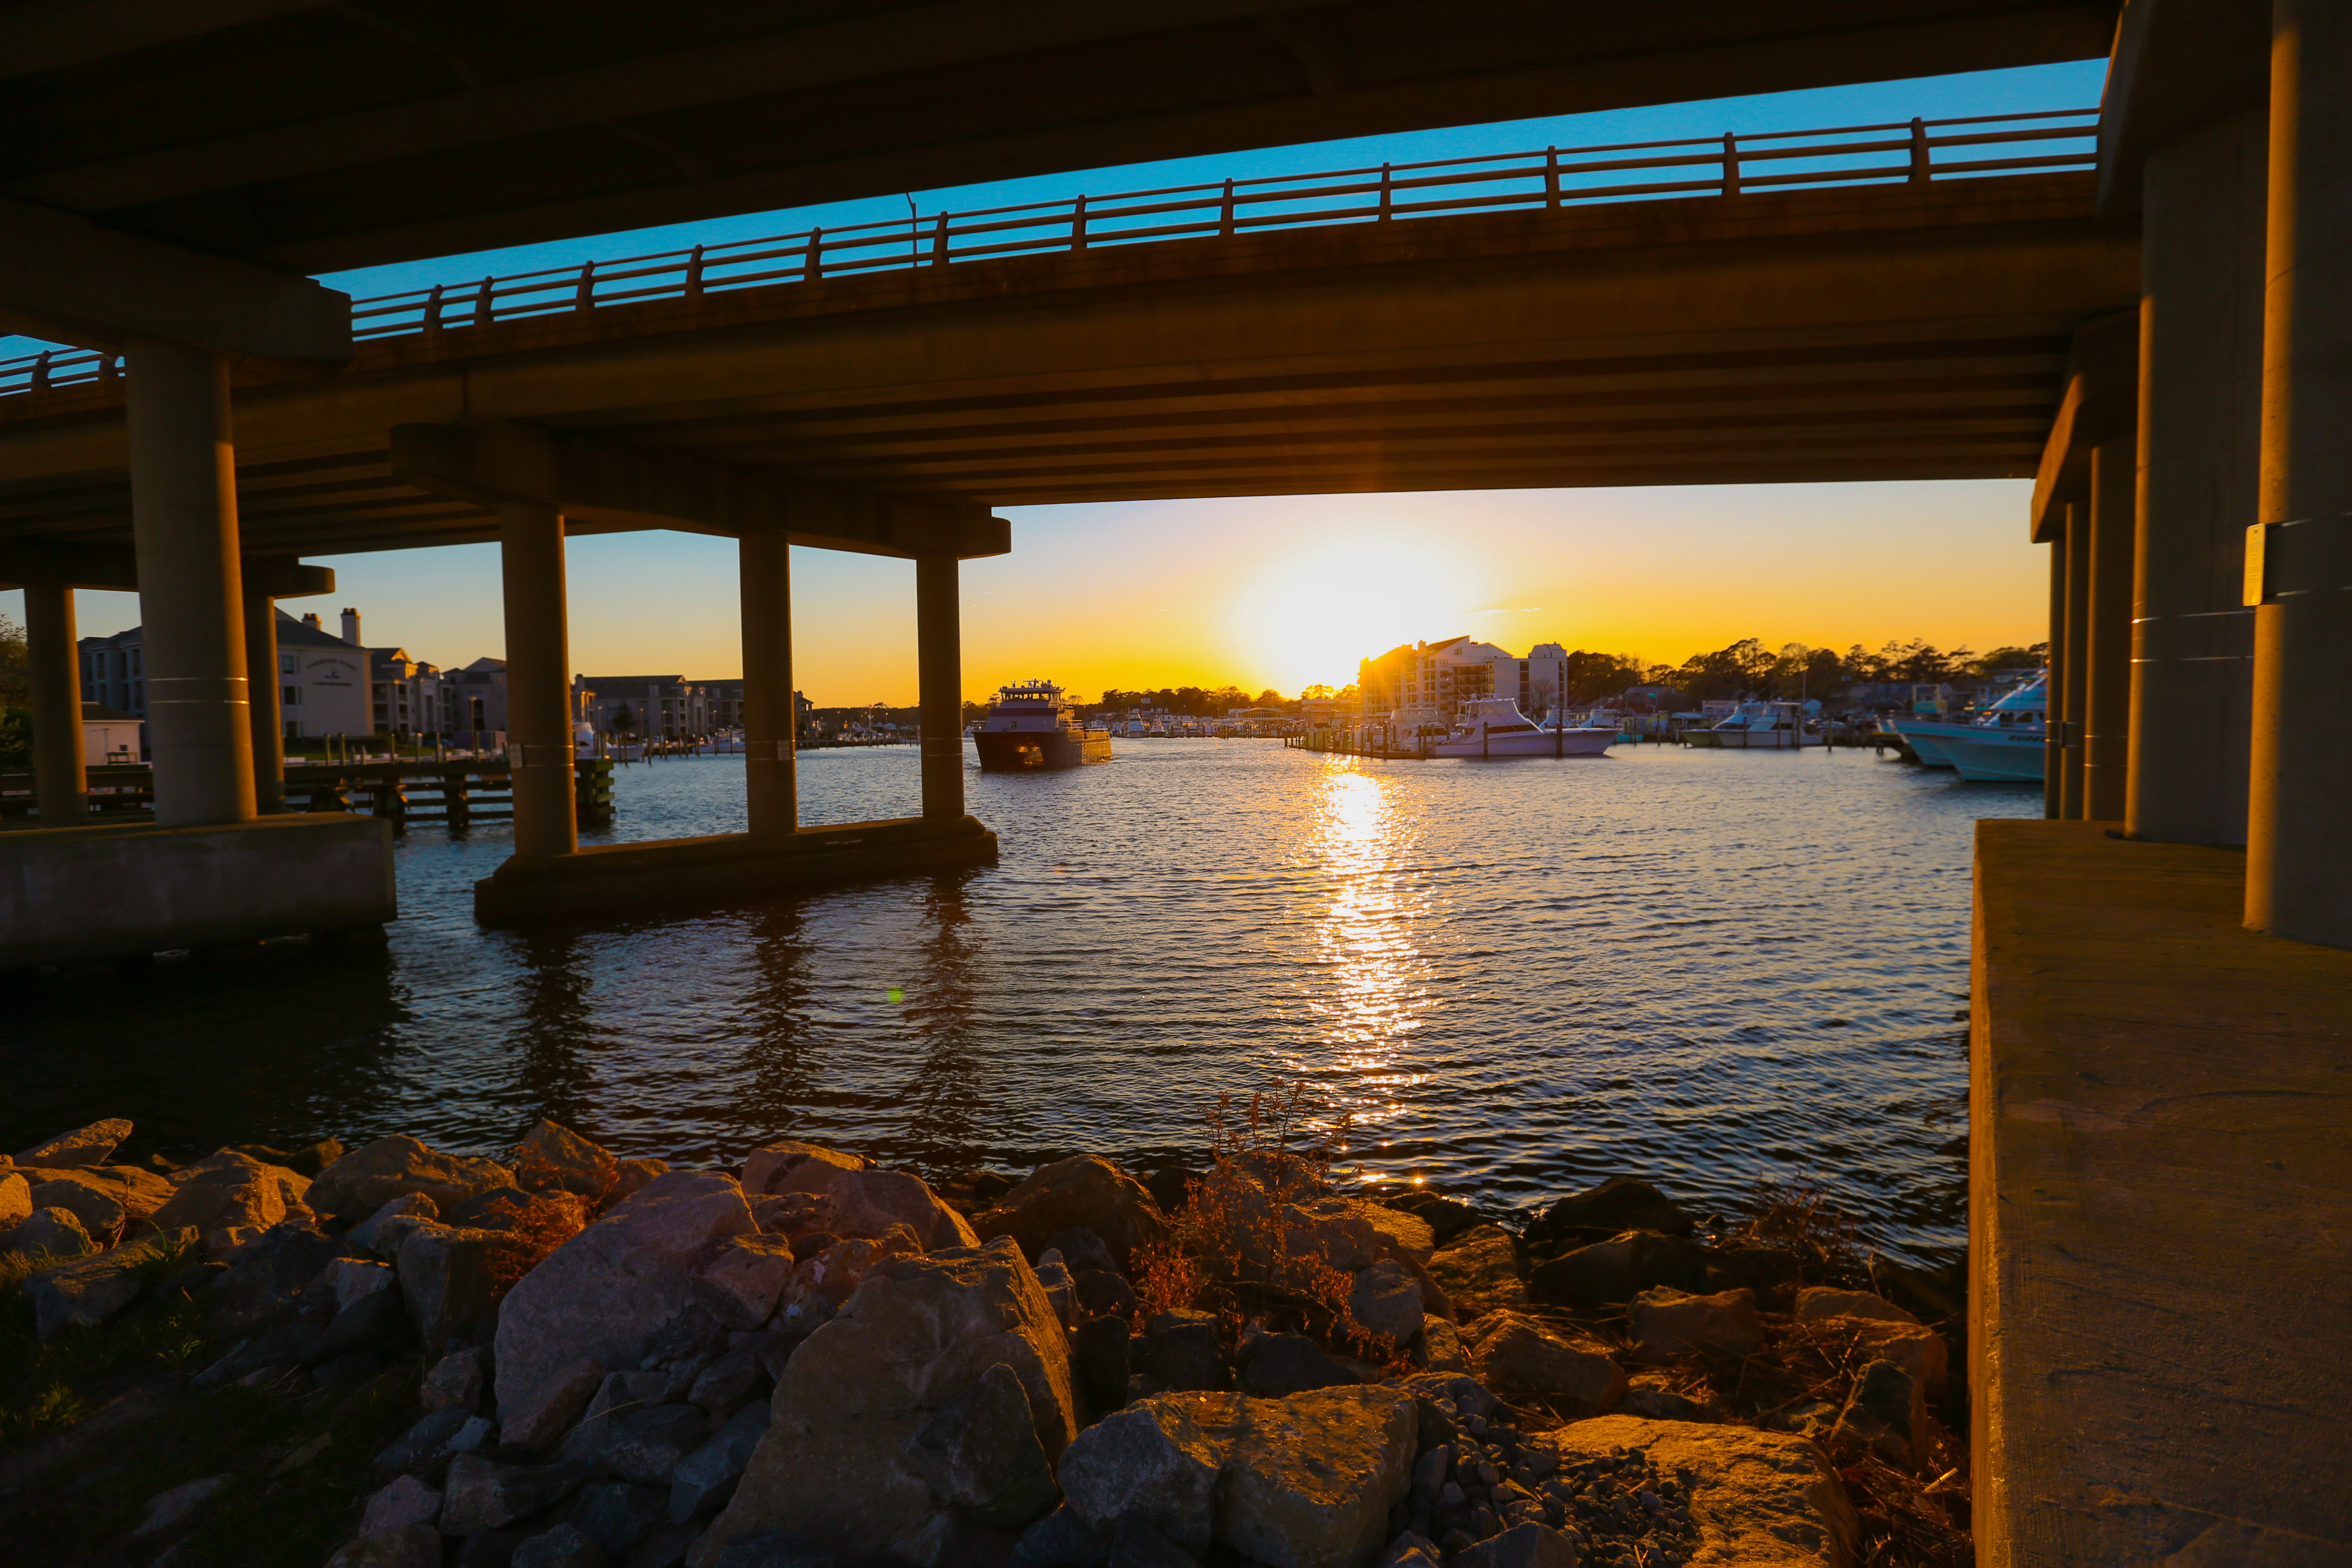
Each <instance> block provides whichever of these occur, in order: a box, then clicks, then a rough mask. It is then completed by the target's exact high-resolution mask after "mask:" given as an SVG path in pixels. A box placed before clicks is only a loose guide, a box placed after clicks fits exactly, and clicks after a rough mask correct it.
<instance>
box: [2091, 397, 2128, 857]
mask: <svg viewBox="0 0 2352 1568" xmlns="http://www.w3.org/2000/svg"><path fill="white" fill-rule="evenodd" d="M2138 468H2139V464H2138V453H2137V444H2136V443H2135V442H2134V441H2132V440H2130V439H2129V438H2126V439H2124V440H2120V441H2105V442H2102V443H2101V444H2099V445H2098V446H2096V447H2092V448H2091V505H2090V514H2091V549H2090V556H2091V585H2090V594H2089V600H2090V625H2089V630H2090V639H2089V640H2090V654H2089V658H2087V659H2086V660H2085V661H2084V662H2085V663H2086V665H2087V666H2088V667H2089V670H2090V689H2089V690H2088V691H2087V692H2085V693H2084V702H2083V715H2084V716H2083V815H2084V816H2087V817H2089V818H2090V819H2091V820H2092V821H2094V822H2121V821H2122V820H2123V819H2124V794H2125V784H2126V779H2127V777H2128V773H2127V768H2126V764H2127V763H2128V762H2129V761H2130V754H2131V748H2130V734H2131V647H2132V614H2131V607H2132V538H2133V535H2134V534H2135V533H2136V532H2137V527H2138V525H2137V517H2136V515H2135V514H2136V511H2137V508H2136V507H2135V505H2134V501H2135V500H2136V498H2137V492H2138V489H2139V483H2138Z"/></svg>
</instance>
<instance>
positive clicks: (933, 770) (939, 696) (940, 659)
mask: <svg viewBox="0 0 2352 1568" xmlns="http://www.w3.org/2000/svg"><path fill="white" fill-rule="evenodd" d="M956 566H957V562H956V558H955V557H954V556H952V555H925V556H921V557H919V558H918V559H917V560H916V562H915V678H916V681H917V684H918V686H919V689H920V690H919V697H920V700H921V702H922V706H923V716H922V726H923V815H924V816H949V817H955V816H962V815H963V621H962V609H961V605H960V603H959V601H958V588H957V584H956Z"/></svg>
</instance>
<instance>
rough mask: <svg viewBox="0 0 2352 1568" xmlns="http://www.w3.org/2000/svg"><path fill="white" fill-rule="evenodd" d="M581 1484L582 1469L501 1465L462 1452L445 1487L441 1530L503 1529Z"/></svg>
mask: <svg viewBox="0 0 2352 1568" xmlns="http://www.w3.org/2000/svg"><path fill="white" fill-rule="evenodd" d="M579 1482H580V1474H579V1472H578V1471H577V1470H573V1469H572V1468H568V1467H565V1466H562V1465H542V1466H522V1465H501V1464H499V1463H498V1462H496V1461H495V1460H491V1459H486V1458H482V1457H481V1456H479V1455H477V1454H460V1455H458V1456H457V1458H453V1459H451V1460H450V1461H449V1479H448V1484H447V1485H446V1486H445V1487H444V1488H443V1489H442V1492H441V1528H442V1530H443V1531H445V1532H446V1533H448V1534H450V1535H472V1534H474V1533H476V1532H477V1531H485V1530H498V1529H501V1528H503V1527H504V1526H506V1525H509V1524H512V1523H514V1522H515V1521H517V1520H519V1519H528V1518H529V1517H530V1515H532V1514H534V1513H537V1512H538V1511H539V1510H541V1509H543V1508H548V1507H551V1506H552V1505H554V1504H555V1503H557V1502H560V1501H562V1499H563V1497H564V1494H566V1493H567V1492H569V1491H571V1490H572V1488H573V1487H575V1486H577V1485H578V1484H579Z"/></svg>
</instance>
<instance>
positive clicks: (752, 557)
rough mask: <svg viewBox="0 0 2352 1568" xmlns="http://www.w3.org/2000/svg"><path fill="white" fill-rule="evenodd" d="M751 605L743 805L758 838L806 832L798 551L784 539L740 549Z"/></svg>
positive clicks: (745, 601) (772, 536) (756, 540)
mask: <svg viewBox="0 0 2352 1568" xmlns="http://www.w3.org/2000/svg"><path fill="white" fill-rule="evenodd" d="M737 555H738V558H739V560H740V571H739V579H740V592H741V595H742V605H743V805H744V808H745V813H746V815H747V816H748V817H749V819H750V822H751V836H752V837H755V838H773V837H791V836H792V835H793V834H794V833H797V832H798V831H800V825H801V824H800V795H799V783H798V774H797V772H796V760H795V758H794V755H793V752H794V747H795V743H796V742H797V741H798V739H799V731H800V712H799V707H798V704H797V703H796V702H795V701H794V700H793V577H792V546H791V545H790V544H789V543H787V542H785V539H784V536H783V535H782V534H781V533H747V534H745V535H743V537H742V538H741V539H740V540H739V541H738V542H737Z"/></svg>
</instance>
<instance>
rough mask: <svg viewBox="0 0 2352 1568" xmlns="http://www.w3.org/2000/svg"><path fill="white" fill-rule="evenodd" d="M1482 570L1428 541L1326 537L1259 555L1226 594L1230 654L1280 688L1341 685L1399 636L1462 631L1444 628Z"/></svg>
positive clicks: (1468, 597)
mask: <svg viewBox="0 0 2352 1568" xmlns="http://www.w3.org/2000/svg"><path fill="white" fill-rule="evenodd" d="M1481 575H1483V574H1481V573H1480V572H1479V571H1477V570H1476V569H1475V563H1471V562H1468V561H1465V559H1463V558H1462V557H1461V556H1460V555H1459V554H1458V553H1456V552H1449V551H1448V550H1446V549H1445V548H1444V547H1443V545H1442V544H1441V543H1440V542H1437V541H1433V540H1430V539H1425V538H1420V537H1415V536H1412V535H1398V534H1381V535H1378V536H1374V537H1362V536H1350V535H1347V534H1333V535H1327V536H1325V537H1323V538H1321V539H1318V540H1316V541H1311V542H1301V543H1300V544H1299V545H1297V546H1295V547H1294V548H1292V549H1291V550H1288V551H1286V552H1283V553H1281V554H1280V555H1277V556H1276V557H1273V558H1271V559H1268V560H1266V561H1264V562H1261V563H1259V564H1258V565H1257V566H1256V567H1255V569H1254V570H1252V571H1251V572H1250V573H1249V574H1248V576H1247V577H1246V578H1245V579H1244V581H1243V582H1242V583H1241V584H1239V586H1238V589H1237V591H1236V592H1235V594H1234V600H1233V620H1232V628H1233V637H1234V643H1235V644H1236V646H1237V651H1238V652H1239V653H1240V655H1241V656H1242V658H1244V659H1245V660H1246V661H1247V664H1248V667H1249V668H1253V669H1260V670H1264V671H1265V675H1263V676H1261V677H1258V678H1257V679H1263V680H1265V681H1266V682H1267V683H1268V684H1270V685H1272V686H1275V687H1276V688H1278V689H1281V690H1283V691H1286V692H1296V691H1297V690H1298V689H1300V688H1301V687H1305V686H1310V685H1316V684H1322V685H1328V686H1335V687H1336V686H1346V685H1349V684H1350V683H1352V682H1353V681H1354V680H1355V679H1356V667H1357V663H1358V661H1359V660H1360V659H1364V658H1371V657H1372V656H1374V655H1377V654H1381V653H1385V652H1387V651H1388V650H1389V649H1390V648H1391V647H1395V646H1396V645H1397V644H1399V643H1402V642H1412V641H1414V640H1416V639H1418V638H1422V637H1446V636H1450V635H1452V634H1453V633H1454V632H1456V631H1460V630H1463V629H1465V628H1463V627H1460V626H1446V625H1444V624H1443V623H1444V621H1445V619H1446V617H1447V616H1458V615H1460V614H1461V613H1462V612H1461V610H1460V606H1461V605H1465V604H1467V603H1470V602H1471V601H1472V600H1473V598H1474V596H1475V590H1476V588H1477V586H1478V581H1477V580H1478V578H1479V577H1480V576H1481Z"/></svg>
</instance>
